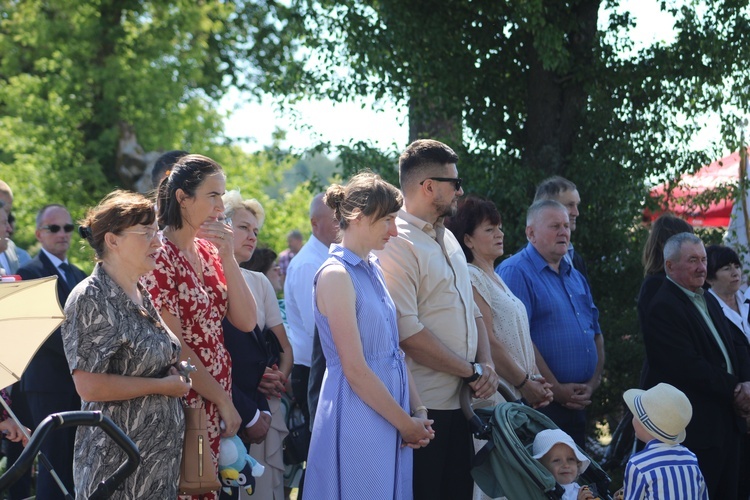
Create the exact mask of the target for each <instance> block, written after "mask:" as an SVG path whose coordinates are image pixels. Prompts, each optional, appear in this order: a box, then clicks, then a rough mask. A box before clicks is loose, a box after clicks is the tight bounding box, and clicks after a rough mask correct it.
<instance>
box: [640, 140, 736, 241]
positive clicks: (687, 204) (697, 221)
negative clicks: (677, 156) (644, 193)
mask: <svg viewBox="0 0 750 500" xmlns="http://www.w3.org/2000/svg"><path fill="white" fill-rule="evenodd" d="M739 164H740V154H739V153H732V154H731V155H729V156H727V157H725V158H722V159H720V160H717V161H715V162H713V163H711V164H710V165H706V166H705V167H703V168H702V169H700V170H699V171H697V172H696V173H695V174H692V175H684V176H682V178H681V179H680V181H679V182H678V183H677V185H676V186H674V187H673V188H672V190H671V191H669V190H668V186H669V185H670V183H669V182H665V183H662V184H659V185H658V186H655V187H653V188H651V191H650V192H649V197H651V198H653V199H655V200H657V202H658V204H659V207H660V209H659V210H656V211H653V212H652V211H651V210H649V209H646V210H644V212H643V215H644V219H645V220H646V221H647V222H651V221H653V220H656V218H658V217H659V215H661V214H662V213H664V212H672V213H674V214H675V215H677V216H679V217H682V218H683V219H685V220H686V221H687V222H688V223H689V224H691V225H693V226H703V227H727V226H729V218H730V215H731V213H732V205H733V204H734V203H733V202H734V200H733V199H731V198H724V199H722V200H718V201H711V202H710V203H709V204H708V205H707V206H705V205H704V206H700V205H698V204H697V203H696V202H695V197H696V196H697V195H700V194H702V193H704V192H706V191H709V190H712V189H717V188H722V187H729V186H731V185H736V184H737V182H738V180H739V175H740V173H739Z"/></svg>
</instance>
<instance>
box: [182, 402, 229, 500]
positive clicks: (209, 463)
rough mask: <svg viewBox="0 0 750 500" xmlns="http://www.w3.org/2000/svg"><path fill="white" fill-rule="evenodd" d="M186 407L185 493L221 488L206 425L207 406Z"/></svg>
mask: <svg viewBox="0 0 750 500" xmlns="http://www.w3.org/2000/svg"><path fill="white" fill-rule="evenodd" d="M183 409H184V410H185V443H184V445H183V447H182V462H181V463H180V484H179V492H180V494H181V495H200V494H202V493H210V492H212V491H218V490H219V489H220V488H221V483H220V482H219V479H218V478H217V477H216V469H215V468H214V463H213V460H211V444H210V441H209V439H208V428H207V426H206V421H207V419H208V418H207V417H206V409H205V408H190V407H187V406H185V407H183Z"/></svg>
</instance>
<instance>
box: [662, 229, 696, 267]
mask: <svg viewBox="0 0 750 500" xmlns="http://www.w3.org/2000/svg"><path fill="white" fill-rule="evenodd" d="M685 243H690V244H693V245H697V244H699V243H700V244H701V245H702V244H703V240H701V239H700V238H699V237H697V236H696V235H694V234H693V233H677V234H675V235H674V236H671V237H670V238H669V239H668V240H667V242H666V243H665V244H664V264H665V265H666V263H667V261H670V262H674V261H675V260H677V259H678V258H679V257H680V252H682V245H684V244H685Z"/></svg>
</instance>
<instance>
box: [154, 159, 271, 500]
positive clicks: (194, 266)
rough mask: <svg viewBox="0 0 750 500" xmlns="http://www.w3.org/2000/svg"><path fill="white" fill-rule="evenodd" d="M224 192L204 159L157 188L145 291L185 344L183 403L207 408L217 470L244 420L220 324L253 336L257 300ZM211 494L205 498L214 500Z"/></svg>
mask: <svg viewBox="0 0 750 500" xmlns="http://www.w3.org/2000/svg"><path fill="white" fill-rule="evenodd" d="M225 186H226V179H225V177H224V172H223V170H222V169H221V167H220V166H219V164H218V163H216V162H215V161H213V160H212V159H210V158H207V157H205V156H202V155H195V154H191V155H186V156H183V157H181V158H180V159H179V160H178V161H177V163H176V164H175V165H174V166H173V167H172V169H171V170H170V172H169V175H168V176H167V177H166V178H165V179H164V180H163V181H162V182H161V184H160V185H159V192H158V197H159V199H158V207H159V216H158V219H159V226H160V227H164V246H163V247H162V248H161V250H160V252H159V255H158V257H157V259H156V268H155V269H154V270H153V271H152V272H151V273H149V274H148V275H147V276H145V277H144V284H145V285H146V288H147V289H148V290H149V292H150V293H151V297H152V298H153V299H154V304H155V305H156V308H157V310H159V311H160V313H161V316H162V318H164V322H165V323H166V324H167V326H168V327H169V329H170V330H172V331H173V332H175V334H178V337H180V338H181V343H182V359H187V358H188V357H189V358H190V359H191V360H192V362H193V363H194V364H195V366H196V368H197V369H198V371H197V372H195V373H193V375H192V377H191V378H192V381H193V388H192V390H191V391H190V394H189V395H188V397H187V404H188V405H190V406H191V407H194V408H202V407H205V409H206V414H207V417H208V421H207V424H208V435H209V440H210V444H211V450H212V455H213V459H214V465H215V467H216V468H217V470H218V461H217V460H218V455H219V440H220V437H222V436H227V437H228V436H233V435H235V434H237V431H238V430H239V428H240V425H241V424H242V418H241V417H240V414H239V413H238V412H237V409H236V408H235V406H234V403H233V402H232V378H231V370H232V362H231V359H230V357H229V353H228V352H227V350H226V347H225V346H224V330H223V328H222V320H223V319H224V317H226V318H227V319H228V320H229V322H231V323H232V325H234V326H235V327H236V328H237V329H239V330H241V331H245V332H250V331H252V330H253V328H255V324H256V321H257V315H256V308H255V299H254V298H253V294H252V293H251V292H250V289H249V288H248V286H247V283H246V282H245V279H244V278H243V277H242V273H241V272H240V266H239V264H237V260H236V259H235V258H234V235H233V232H232V228H231V227H230V226H229V225H227V224H225V223H224V222H223V221H222V220H220V219H223V217H224V203H223V202H222V200H221V197H222V195H223V194H224V190H225ZM217 496H218V494H217V493H216V492H213V493H209V494H207V495H204V496H203V498H208V499H216V498H217Z"/></svg>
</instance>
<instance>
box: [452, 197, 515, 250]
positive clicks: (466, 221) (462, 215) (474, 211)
mask: <svg viewBox="0 0 750 500" xmlns="http://www.w3.org/2000/svg"><path fill="white" fill-rule="evenodd" d="M484 221H489V222H490V224H497V225H499V224H500V223H501V222H502V217H501V216H500V212H499V211H498V210H497V207H496V206H495V204H494V203H492V202H491V201H490V200H485V199H484V198H480V197H478V196H471V195H470V196H467V197H466V198H463V199H461V200H459V202H458V210H457V211H456V215H454V216H452V217H446V218H445V222H444V224H445V227H447V228H448V229H450V230H451V232H452V233H453V235H454V236H455V237H456V239H457V240H458V243H459V245H461V250H463V251H464V255H466V260H467V261H468V262H474V253H473V252H472V251H471V249H470V248H469V247H467V246H466V243H465V242H464V236H466V235H467V234H468V235H469V236H471V235H472V234H474V231H475V230H476V229H477V227H478V226H479V225H480V224H482V223H484Z"/></svg>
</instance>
